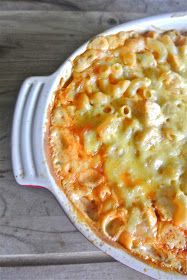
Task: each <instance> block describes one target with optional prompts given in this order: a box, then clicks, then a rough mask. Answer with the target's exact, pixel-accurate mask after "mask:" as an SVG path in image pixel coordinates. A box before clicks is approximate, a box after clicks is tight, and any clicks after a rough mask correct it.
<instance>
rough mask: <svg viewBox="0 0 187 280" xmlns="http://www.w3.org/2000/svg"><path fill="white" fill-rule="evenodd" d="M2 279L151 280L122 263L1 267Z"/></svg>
mask: <svg viewBox="0 0 187 280" xmlns="http://www.w3.org/2000/svg"><path fill="white" fill-rule="evenodd" d="M0 275H1V279H6V280H12V279H15V277H16V279H19V280H25V279H27V280H46V279H47V280H65V279H66V280H72V279H77V280H93V279H97V280H114V279H117V280H124V279H125V280H134V279H138V280H151V279H152V278H150V277H148V276H145V275H143V274H141V273H138V272H136V271H135V270H132V269H130V268H128V267H127V266H125V265H122V264H120V263H117V262H114V263H111V262H110V263H107V262H106V263H93V264H76V265H71V264H69V265H50V266H24V267H9V268H7V267H6V268H5V267H1V268H0Z"/></svg>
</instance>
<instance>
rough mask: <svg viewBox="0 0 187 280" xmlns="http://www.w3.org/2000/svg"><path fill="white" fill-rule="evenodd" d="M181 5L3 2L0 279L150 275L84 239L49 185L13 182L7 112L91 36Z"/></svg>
mask: <svg viewBox="0 0 187 280" xmlns="http://www.w3.org/2000/svg"><path fill="white" fill-rule="evenodd" d="M54 2H55V3H56V4H54ZM185 9H186V10H187V1H185V0H183V1H169V0H166V1H163V2H162V1H161V0H160V1H156V0H155V1H153V0H152V1H150V0H144V1H141V0H136V1H135V0H134V1H131V0H125V1H123V0H117V1H109V0H108V1H106V0H105V1H99V0H93V1H91V0H90V1H81V0H79V1H53V4H51V2H50V1H21V2H20V1H0V217H1V218H0V279H19V280H21V279H34V280H36V279H58V280H59V279H77V280H79V279H88V280H89V279H102V280H105V279H107V280H110V279H116V280H117V279H129V280H130V279H131V280H132V279H142V280H143V279H144V280H146V279H150V278H149V277H146V276H144V275H142V274H140V273H138V272H136V271H134V270H132V269H130V268H128V267H127V266H125V265H122V264H120V263H118V262H116V261H114V260H113V259H112V258H110V257H109V256H107V255H105V254H104V253H102V252H101V251H99V250H98V249H97V248H96V247H95V246H93V245H92V244H91V243H90V242H89V241H87V240H86V238H85V237H84V236H82V235H81V234H80V233H79V232H78V231H77V230H76V229H75V227H74V226H73V225H72V224H71V223H70V221H69V220H68V218H67V217H66V215H65V214H64V212H63V211H62V209H61V208H60V206H59V205H58V203H57V201H56V200H55V198H54V197H53V196H52V195H51V194H50V193H49V192H48V191H46V190H44V189H32V188H28V187H21V186H19V185H17V184H16V182H15V180H14V177H13V175H12V168H11V159H10V148H11V144H10V132H11V123H12V114H13V109H14V104H15V101H16V97H17V93H18V90H19V87H20V84H21V83H22V81H23V80H24V79H25V78H26V77H28V76H31V75H48V74H50V73H52V72H53V71H54V70H56V68H57V67H58V66H59V65H60V64H61V63H62V62H63V61H64V60H65V58H67V57H68V56H69V55H70V54H71V52H72V51H73V50H75V49H76V48H77V47H78V46H80V45H81V44H82V43H83V42H84V41H86V40H87V39H89V38H90V37H91V36H93V35H95V34H97V33H98V32H101V31H103V30H105V29H107V28H109V27H112V26H114V25H116V24H119V23H122V22H126V21H128V20H132V19H135V18H140V17H144V16H147V15H150V14H155V13H159V12H166V11H178V10H182V11H184V10H185ZM24 10H27V11H24ZM31 10H32V11H31ZM39 10H41V11H39ZM96 10H97V11H96Z"/></svg>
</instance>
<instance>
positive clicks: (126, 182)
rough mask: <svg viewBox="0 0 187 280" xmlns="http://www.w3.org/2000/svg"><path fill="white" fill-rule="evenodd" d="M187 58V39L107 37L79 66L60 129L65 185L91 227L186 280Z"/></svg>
mask: <svg viewBox="0 0 187 280" xmlns="http://www.w3.org/2000/svg"><path fill="white" fill-rule="evenodd" d="M186 49H187V37H186V36H185V35H182V34H179V33H177V32H176V31H168V32H166V33H164V34H157V33H155V32H148V33H146V34H143V35H140V34H136V33H134V32H129V33H127V32H120V33H119V34H116V35H112V36H106V37H103V36H101V37H97V38H96V39H94V40H93V41H92V42H90V43H89V45H88V49H87V50H86V51H85V52H84V53H83V54H81V55H80V56H78V57H77V58H76V59H75V61H74V62H73V71H72V76H71V79H70V80H69V82H68V83H66V84H65V85H64V86H61V88H60V89H59V90H58V91H57V93H56V97H55V101H54V106H53V108H52V111H51V119H50V149H51V154H52V164H53V168H54V172H55V175H56V177H57V178H58V181H60V182H61V183H60V184H61V186H62V188H63V190H64V192H65V193H66V194H67V196H68V197H69V199H70V200H71V201H72V202H73V203H75V205H76V207H78V208H79V210H80V211H81V212H82V213H83V214H84V215H86V216H87V217H88V218H89V220H90V224H92V226H94V227H95V229H96V230H97V231H99V232H100V233H101V234H103V236H105V238H107V239H108V240H110V241H111V242H114V243H115V242H116V243H119V244H120V245H121V246H123V247H125V248H126V249H128V250H129V251H130V252H132V253H133V254H136V255H138V256H139V257H141V258H142V259H146V260H149V261H152V262H154V263H157V264H158V265H161V266H162V267H163V266H165V267H167V268H169V269H175V270H177V271H180V272H183V273H187V265H186V262H187V261H186V247H187V243H186V242H187V241H186V240H187V235H186V233H187V52H186ZM168 232H169V234H168ZM160 251H162V254H163V255H162V254H161V253H160ZM163 256H164V257H163ZM174 260H175V261H174Z"/></svg>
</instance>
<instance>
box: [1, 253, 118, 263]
mask: <svg viewBox="0 0 187 280" xmlns="http://www.w3.org/2000/svg"><path fill="white" fill-rule="evenodd" d="M105 262H116V261H115V260H114V259H113V258H112V257H110V256H108V255H106V254H104V253H103V252H101V251H98V252H78V253H64V254H63V253H58V254H57V253H49V254H22V255H4V256H0V266H1V267H2V266H5V267H10V266H39V265H63V264H64V265H67V264H88V263H105Z"/></svg>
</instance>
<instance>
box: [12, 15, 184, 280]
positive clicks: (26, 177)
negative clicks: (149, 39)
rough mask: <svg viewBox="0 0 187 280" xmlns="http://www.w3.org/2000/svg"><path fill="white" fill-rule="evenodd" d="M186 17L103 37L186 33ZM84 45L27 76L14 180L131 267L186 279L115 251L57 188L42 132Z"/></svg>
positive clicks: (153, 20) (17, 117) (15, 139)
mask: <svg viewBox="0 0 187 280" xmlns="http://www.w3.org/2000/svg"><path fill="white" fill-rule="evenodd" d="M186 26H187V14H185V13H176V14H166V15H161V16H154V17H149V18H145V19H141V20H136V21H132V22H129V23H124V24H121V25H118V26H116V27H114V28H112V29H109V30H107V31H106V32H104V33H102V34H113V33H117V32H120V31H128V30H135V31H140V32H141V31H145V30H155V29H156V30H157V31H158V30H161V31H164V30H167V29H177V30H186ZM86 46H87V43H85V44H84V45H83V46H81V47H80V48H79V49H78V50H76V51H75V52H74V53H73V54H72V55H71V56H70V57H69V58H68V59H67V60H66V61H65V62H64V63H63V64H62V65H61V67H60V68H59V69H58V70H57V71H56V72H55V73H53V74H52V75H50V76H47V77H30V78H28V79H26V80H25V81H24V83H23V84H22V86H21V89H20V92H19V96H18V100H17V103H16V108H15V113H14V119H13V128H12V143H11V146H12V164H13V172H14V176H15V179H16V181H17V182H18V183H19V184H20V185H32V186H38V187H44V188H47V189H48V190H49V191H51V192H52V193H53V194H54V196H55V197H56V198H57V200H58V201H59V203H60V205H61V206H62V208H63V209H64V210H65V212H66V213H67V215H68V216H69V218H70V219H71V221H72V222H73V223H74V224H75V226H76V227H77V228H78V230H79V231H80V232H82V233H83V235H84V236H85V237H87V238H88V239H89V240H90V241H92V242H93V243H94V244H95V245H96V246H97V247H98V248H100V249H101V250H103V251H104V252H106V253H107V254H109V255H111V256H112V257H114V258H115V259H116V260H118V261H120V262H122V263H123V264H126V265H128V266H130V267H131V268H133V269H135V270H137V271H139V272H142V273H144V274H146V275H149V276H151V277H153V278H155V279H168V280H174V279H181V280H182V279H186V276H183V275H179V274H176V273H171V272H164V271H161V270H159V269H157V268H153V267H152V266H149V265H147V264H145V263H143V262H142V261H140V260H138V259H136V258H135V257H133V256H131V255H129V254H128V253H126V252H125V251H123V250H120V249H118V248H114V247H112V246H110V245H108V244H107V243H105V242H103V241H102V240H101V239H100V238H98V237H97V236H96V235H95V233H94V232H92V230H91V229H89V227H88V226H87V225H85V224H84V223H83V222H81V221H80V220H78V218H77V217H76V214H75V211H74V209H73V207H72V206H71V204H70V202H69V201H68V199H67V197H66V196H65V194H64V193H63V191H62V190H61V189H60V188H59V186H57V184H56V182H55V180H54V178H53V176H52V174H51V172H50V169H49V165H48V163H47V155H46V151H45V132H46V124H47V116H48V109H49V106H50V104H51V103H52V101H53V98H54V94H55V90H56V89H57V86H58V84H59V82H60V79H61V77H63V78H64V79H65V80H66V79H68V78H69V76H70V75H71V67H72V64H71V61H72V60H73V59H74V58H75V57H76V56H77V55H79V54H80V53H82V52H84V51H85V49H86Z"/></svg>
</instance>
